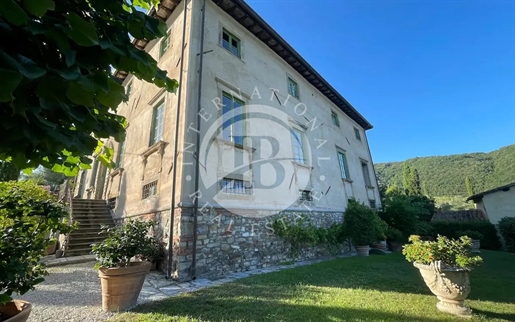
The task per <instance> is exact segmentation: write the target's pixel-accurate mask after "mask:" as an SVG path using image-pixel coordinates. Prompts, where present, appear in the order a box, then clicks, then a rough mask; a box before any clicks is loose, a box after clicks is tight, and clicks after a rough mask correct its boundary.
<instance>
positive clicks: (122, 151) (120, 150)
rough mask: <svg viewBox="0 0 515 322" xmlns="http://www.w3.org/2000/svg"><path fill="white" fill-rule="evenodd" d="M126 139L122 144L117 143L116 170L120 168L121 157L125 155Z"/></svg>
mask: <svg viewBox="0 0 515 322" xmlns="http://www.w3.org/2000/svg"><path fill="white" fill-rule="evenodd" d="M126 141H127V138H125V139H124V140H123V141H122V142H120V143H118V151H116V168H117V169H119V168H121V167H122V162H123V155H124V154H125V142H126Z"/></svg>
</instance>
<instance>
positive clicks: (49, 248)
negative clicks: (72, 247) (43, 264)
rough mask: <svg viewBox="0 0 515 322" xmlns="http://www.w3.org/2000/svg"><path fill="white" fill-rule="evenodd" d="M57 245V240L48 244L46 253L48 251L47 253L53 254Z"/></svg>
mask: <svg viewBox="0 0 515 322" xmlns="http://www.w3.org/2000/svg"><path fill="white" fill-rule="evenodd" d="M56 246H57V242H55V243H52V244H50V245H48V246H47V247H46V253H47V255H52V254H53V253H55V248H56Z"/></svg>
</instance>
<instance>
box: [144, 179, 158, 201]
mask: <svg viewBox="0 0 515 322" xmlns="http://www.w3.org/2000/svg"><path fill="white" fill-rule="evenodd" d="M158 184H159V180H157V179H156V180H153V181H150V182H148V183H146V184H144V185H143V186H142V187H141V200H147V199H149V198H150V197H152V196H157V195H158V192H159V191H158ZM145 189H147V192H148V193H146V192H145ZM152 192H153V193H152Z"/></svg>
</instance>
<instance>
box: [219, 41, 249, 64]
mask: <svg viewBox="0 0 515 322" xmlns="http://www.w3.org/2000/svg"><path fill="white" fill-rule="evenodd" d="M218 47H220V48H222V49H223V50H224V51H225V52H227V53H228V54H230V55H231V56H232V57H236V58H238V59H239V60H240V61H241V62H242V63H245V61H244V60H243V58H241V52H240V56H238V55H235V54H234V53H233V52H232V51H230V50H229V49H227V48H225V47H224V46H222V44H220V43H218Z"/></svg>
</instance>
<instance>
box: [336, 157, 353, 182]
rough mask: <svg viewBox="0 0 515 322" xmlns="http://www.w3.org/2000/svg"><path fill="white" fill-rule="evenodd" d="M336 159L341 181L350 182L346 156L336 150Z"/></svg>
mask: <svg viewBox="0 0 515 322" xmlns="http://www.w3.org/2000/svg"><path fill="white" fill-rule="evenodd" d="M340 156H342V157H341V158H340ZM336 157H337V160H338V167H339V168H340V177H341V179H342V180H350V174H349V162H348V161H347V154H346V153H345V151H343V150H337V151H336ZM342 163H343V164H342Z"/></svg>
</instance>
